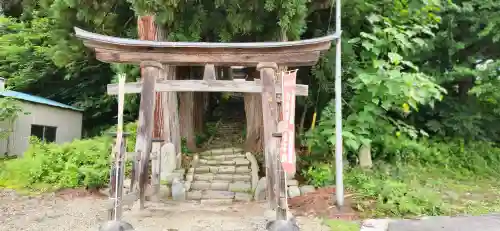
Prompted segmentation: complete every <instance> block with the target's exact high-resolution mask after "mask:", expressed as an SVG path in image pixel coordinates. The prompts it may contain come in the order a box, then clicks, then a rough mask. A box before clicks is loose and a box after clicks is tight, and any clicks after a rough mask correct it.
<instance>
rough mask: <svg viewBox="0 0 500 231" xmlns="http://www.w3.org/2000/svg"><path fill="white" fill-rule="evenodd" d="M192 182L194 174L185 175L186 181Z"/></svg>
mask: <svg viewBox="0 0 500 231" xmlns="http://www.w3.org/2000/svg"><path fill="white" fill-rule="evenodd" d="M193 180H194V173H192V172H190V173H188V174H187V175H186V181H193Z"/></svg>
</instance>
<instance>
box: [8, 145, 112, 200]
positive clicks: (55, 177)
mask: <svg viewBox="0 0 500 231" xmlns="http://www.w3.org/2000/svg"><path fill="white" fill-rule="evenodd" d="M110 141H111V140H110V139H109V138H107V137H99V138H95V139H88V140H78V141H74V142H71V143H67V144H63V145H57V144H53V143H43V142H40V141H38V140H36V139H32V140H31V143H30V147H29V149H28V151H26V152H25V153H24V156H23V157H22V158H19V159H13V160H9V161H6V162H5V163H4V166H3V169H2V171H1V172H0V179H1V180H0V182H1V183H2V186H4V187H14V188H28V189H32V190H40V189H57V188H73V187H79V186H87V187H99V186H103V185H104V184H105V183H106V181H107V179H108V178H109V160H108V158H109V156H110V147H111V143H110Z"/></svg>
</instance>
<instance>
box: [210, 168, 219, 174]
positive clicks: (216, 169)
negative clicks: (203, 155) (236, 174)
mask: <svg viewBox="0 0 500 231" xmlns="http://www.w3.org/2000/svg"><path fill="white" fill-rule="evenodd" d="M209 169H210V173H214V174H215V173H219V167H215V166H210V167H209Z"/></svg>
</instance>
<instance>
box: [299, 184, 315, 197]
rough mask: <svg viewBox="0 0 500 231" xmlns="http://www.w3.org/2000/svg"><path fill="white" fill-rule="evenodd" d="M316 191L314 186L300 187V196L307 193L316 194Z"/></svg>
mask: <svg viewBox="0 0 500 231" xmlns="http://www.w3.org/2000/svg"><path fill="white" fill-rule="evenodd" d="M314 191H316V189H315V188H314V186H312V185H303V186H300V195H305V194H306V193H310V192H314Z"/></svg>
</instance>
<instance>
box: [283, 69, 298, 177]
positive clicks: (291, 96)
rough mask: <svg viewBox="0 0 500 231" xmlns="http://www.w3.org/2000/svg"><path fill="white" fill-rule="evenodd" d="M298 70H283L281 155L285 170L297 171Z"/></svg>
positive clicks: (291, 172) (292, 172) (288, 171)
mask: <svg viewBox="0 0 500 231" xmlns="http://www.w3.org/2000/svg"><path fill="white" fill-rule="evenodd" d="M296 80H297V70H294V71H287V72H283V74H282V80H281V89H282V95H281V99H282V101H281V105H282V106H283V110H282V113H283V115H282V118H283V121H282V123H284V125H285V126H284V131H283V134H282V138H281V147H280V157H281V164H282V166H283V170H285V172H287V173H290V174H294V173H295V158H296V157H295V84H296Z"/></svg>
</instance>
